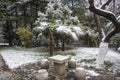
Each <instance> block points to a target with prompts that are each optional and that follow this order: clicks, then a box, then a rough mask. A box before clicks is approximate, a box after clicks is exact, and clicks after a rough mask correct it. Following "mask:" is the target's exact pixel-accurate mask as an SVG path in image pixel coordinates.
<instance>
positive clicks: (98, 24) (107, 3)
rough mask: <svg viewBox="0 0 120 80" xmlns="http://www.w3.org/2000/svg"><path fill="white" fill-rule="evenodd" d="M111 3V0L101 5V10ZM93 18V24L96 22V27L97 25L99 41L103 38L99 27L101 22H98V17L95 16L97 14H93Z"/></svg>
mask: <svg viewBox="0 0 120 80" xmlns="http://www.w3.org/2000/svg"><path fill="white" fill-rule="evenodd" d="M111 1H112V0H108V1H107V2H106V3H104V4H103V5H102V7H101V9H105V7H106V6H107V5H109V4H110V2H111ZM100 4H102V1H101V0H100ZM94 16H95V22H96V25H97V30H98V33H99V36H100V40H101V39H102V38H103V37H104V35H103V34H102V30H101V28H102V25H101V21H100V16H99V15H97V14H94Z"/></svg>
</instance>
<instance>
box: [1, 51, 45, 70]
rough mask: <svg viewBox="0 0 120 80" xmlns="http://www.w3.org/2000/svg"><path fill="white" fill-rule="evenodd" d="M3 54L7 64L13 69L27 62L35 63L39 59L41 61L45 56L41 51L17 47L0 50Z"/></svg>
mask: <svg viewBox="0 0 120 80" xmlns="http://www.w3.org/2000/svg"><path fill="white" fill-rule="evenodd" d="M0 53H1V55H2V56H3V58H4V60H5V62H6V64H7V65H8V66H9V68H11V69H13V68H16V67H18V66H20V65H23V64H27V63H34V62H37V61H41V59H43V58H44V57H43V56H40V54H41V53H38V52H32V51H24V50H21V51H20V50H16V49H8V50H2V51H0Z"/></svg>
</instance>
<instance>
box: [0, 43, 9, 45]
mask: <svg viewBox="0 0 120 80" xmlns="http://www.w3.org/2000/svg"><path fill="white" fill-rule="evenodd" d="M0 45H9V43H0Z"/></svg>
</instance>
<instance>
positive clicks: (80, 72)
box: [75, 67, 86, 80]
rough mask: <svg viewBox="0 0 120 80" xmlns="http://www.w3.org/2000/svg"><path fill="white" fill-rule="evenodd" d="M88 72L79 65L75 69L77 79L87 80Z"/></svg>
mask: <svg viewBox="0 0 120 80" xmlns="http://www.w3.org/2000/svg"><path fill="white" fill-rule="evenodd" d="M85 78H86V72H85V69H84V68H81V67H77V68H76V70H75V80H85Z"/></svg>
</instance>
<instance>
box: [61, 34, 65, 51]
mask: <svg viewBox="0 0 120 80" xmlns="http://www.w3.org/2000/svg"><path fill="white" fill-rule="evenodd" d="M62 51H65V35H64V34H62Z"/></svg>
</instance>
